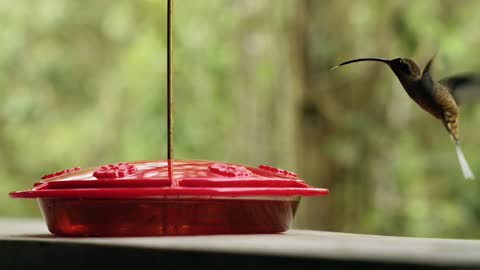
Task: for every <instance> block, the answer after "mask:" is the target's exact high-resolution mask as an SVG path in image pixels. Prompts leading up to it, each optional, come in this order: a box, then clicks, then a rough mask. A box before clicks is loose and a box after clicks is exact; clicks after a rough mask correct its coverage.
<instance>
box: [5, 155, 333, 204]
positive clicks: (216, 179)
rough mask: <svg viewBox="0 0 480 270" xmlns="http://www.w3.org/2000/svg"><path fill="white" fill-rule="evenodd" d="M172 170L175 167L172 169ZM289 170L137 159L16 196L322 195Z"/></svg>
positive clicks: (47, 180) (51, 177)
mask: <svg viewBox="0 0 480 270" xmlns="http://www.w3.org/2000/svg"><path fill="white" fill-rule="evenodd" d="M169 168H170V169H169ZM327 194H328V190H327V189H320V188H313V187H310V186H308V185H306V184H305V183H304V181H303V180H301V179H298V177H297V175H296V174H295V173H292V172H288V171H286V170H282V169H277V168H273V167H270V166H265V165H260V166H258V167H257V168H254V167H246V166H242V165H235V164H230V163H219V162H213V161H200V160H175V161H172V162H168V161H166V160H160V161H138V162H132V163H118V164H110V165H105V166H100V167H95V168H89V169H84V170H82V169H80V168H79V167H75V168H72V169H68V170H64V171H59V172H56V173H52V174H48V175H45V176H43V177H42V180H41V181H39V182H36V183H35V184H34V187H33V189H31V190H27V191H18V192H12V193H10V196H11V197H12V198H112V199H113V198H136V197H142V198H145V197H152V198H158V197H162V196H180V197H182V196H206V197H240V196H242V197H244V196H248V197H250V196H319V195H327Z"/></svg>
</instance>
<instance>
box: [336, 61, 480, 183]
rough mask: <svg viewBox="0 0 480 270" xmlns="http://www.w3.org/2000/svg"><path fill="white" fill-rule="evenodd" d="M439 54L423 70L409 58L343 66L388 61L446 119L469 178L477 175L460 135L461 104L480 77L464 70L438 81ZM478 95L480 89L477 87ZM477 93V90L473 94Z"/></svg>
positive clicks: (423, 103) (411, 91)
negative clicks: (434, 65) (435, 77)
mask: <svg viewBox="0 0 480 270" xmlns="http://www.w3.org/2000/svg"><path fill="white" fill-rule="evenodd" d="M434 58H435V55H434V56H433V57H432V58H431V59H430V60H429V61H428V63H427V64H426V65H425V67H424V69H423V71H422V70H421V69H420V67H419V66H418V65H417V63H415V62H414V61H413V60H412V59H409V58H395V59H391V60H390V59H385V58H358V59H354V60H350V61H346V62H343V63H341V64H339V65H337V66H335V67H333V68H332V69H331V70H334V69H336V68H338V67H340V66H343V65H348V64H352V63H356V62H362V61H375V62H381V63H384V64H387V65H388V66H389V67H390V69H391V70H392V71H393V73H394V74H395V75H396V76H397V78H398V80H399V81H400V83H401V85H402V86H403V88H404V89H405V91H406V92H407V94H408V96H409V97H410V98H411V99H413V101H415V103H417V104H418V105H419V106H420V107H421V108H422V109H423V110H425V111H426V112H428V113H430V114H431V115H432V116H433V117H435V118H437V119H439V120H440V121H442V123H443V126H444V127H445V128H446V130H447V132H448V133H449V134H450V137H451V139H452V140H453V142H454V143H455V146H456V152H457V156H458V161H459V163H460V168H461V169H462V172H463V176H464V178H465V179H467V180H470V179H475V176H474V175H473V172H472V170H471V169H470V166H469V165H468V162H467V160H466V159H465V156H464V154H463V151H462V149H461V148H460V141H459V136H458V130H459V128H458V122H459V108H458V107H459V106H460V105H462V104H464V103H467V102H469V101H471V100H472V97H473V95H474V94H475V93H474V91H471V90H472V89H475V85H476V86H477V87H478V85H479V84H480V78H479V76H477V75H474V74H461V75H455V76H451V77H447V78H444V79H441V80H439V81H434V80H433V78H432V74H431V66H432V62H433V59H434ZM476 92H477V93H476V94H477V95H478V92H479V91H476ZM472 93H473V94H472Z"/></svg>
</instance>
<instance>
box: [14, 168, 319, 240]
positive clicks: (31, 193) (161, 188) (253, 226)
mask: <svg viewBox="0 0 480 270" xmlns="http://www.w3.org/2000/svg"><path fill="white" fill-rule="evenodd" d="M326 194H328V190H326V189H319V188H312V187H310V186H308V185H306V184H305V183H304V182H303V181H302V180H301V179H298V177H297V175H296V174H295V173H292V172H288V171H285V170H281V169H277V168H273V167H269V166H264V165H260V166H259V167H257V168H254V167H246V166H242V165H235V164H230V163H218V162H213V161H199V160H176V161H173V162H169V161H166V160H160V161H142V162H133V163H119V164H114V165H113V164H112V165H106V166H101V167H96V168H90V169H85V170H81V169H80V168H78V167H76V168H72V169H69V170H64V171H60V172H57V173H53V174H49V175H45V176H44V177H42V180H41V181H39V182H36V183H35V184H34V187H33V188H32V189H31V190H27V191H19V192H12V193H10V196H11V197H12V198H35V199H37V201H38V203H39V206H40V209H41V211H42V214H43V216H44V218H45V221H46V223H47V226H48V229H49V230H50V232H51V233H53V234H55V235H61V236H154V235H201V234H248V233H279V232H284V231H286V230H288V229H289V227H290V226H291V224H292V221H293V219H294V216H295V212H296V210H297V207H298V204H299V202H300V197H301V196H319V195H326Z"/></svg>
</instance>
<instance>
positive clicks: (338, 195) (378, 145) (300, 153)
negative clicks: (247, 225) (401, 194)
mask: <svg viewBox="0 0 480 270" xmlns="http://www.w3.org/2000/svg"><path fill="white" fill-rule="evenodd" d="M349 10H350V5H345V3H343V2H339V3H338V4H337V2H335V4H333V3H330V4H329V5H325V4H324V3H323V1H314V0H302V1H297V3H296V9H295V13H294V17H293V18H292V29H291V32H292V35H291V45H292V54H291V57H290V58H291V60H292V66H293V68H294V70H293V71H294V75H295V76H296V78H297V80H298V85H297V89H298V91H299V92H300V95H299V99H298V103H297V108H298V110H297V112H296V113H297V132H298V133H297V139H296V141H297V168H298V171H299V172H300V174H301V176H302V178H304V179H305V180H306V181H307V183H308V184H311V185H315V186H318V187H325V188H329V189H330V192H331V193H330V195H329V196H327V197H323V198H307V199H304V203H303V205H302V204H301V206H300V209H299V213H298V216H297V220H296V224H295V226H296V227H299V228H310V229H322V230H340V231H342V230H343V231H350V232H366V230H368V229H370V228H371V227H370V226H368V222H369V219H368V215H369V214H371V213H372V211H371V209H372V208H373V207H375V201H374V200H375V192H376V183H377V182H378V181H377V180H384V181H389V180H391V179H385V178H388V176H389V173H390V172H391V170H390V168H389V166H390V164H391V162H389V158H390V154H391V147H389V146H388V145H389V144H390V143H391V141H390V140H389V137H390V136H391V134H388V133H384V131H383V130H384V129H383V128H382V127H384V125H385V124H386V122H387V120H386V117H385V115H386V114H387V110H388V98H389V95H390V90H387V92H385V91H384V92H381V91H377V90H375V89H370V88H368V87H362V86H361V85H370V86H374V85H375V83H376V82H377V81H379V78H378V72H380V71H381V70H383V69H385V67H384V66H380V65H375V66H371V68H370V69H369V72H366V73H362V74H364V75H363V77H361V78H360V80H359V79H357V80H356V81H350V82H344V81H343V80H342V79H338V78H337V79H336V80H333V79H329V78H331V77H333V76H334V75H335V73H334V72H333V71H329V68H330V67H331V66H326V65H327V64H328V63H334V62H335V61H336V60H335V58H334V57H333V56H331V55H329V54H326V53H324V52H325V51H326V50H327V49H328V39H331V40H335V44H347V45H346V46H352V47H353V46H354V45H353V44H354V40H353V41H352V40H349V39H350V37H349V36H344V35H342V33H341V32H340V31H341V29H345V28H346V27H348V25H349V23H352V22H349V15H352V14H349ZM332 26H334V27H332ZM340 26H341V27H340ZM328 27H330V28H328ZM324 29H326V30H324ZM337 31H338V32H337ZM325 32H326V34H325ZM386 32H387V31H386ZM320 35H323V36H324V37H326V38H325V40H322V39H321V38H319V36H320ZM339 40H342V42H340V41H339ZM330 46H331V45H330ZM377 46H379V45H377ZM380 46H381V44H380ZM385 47H387V46H385ZM335 49H336V48H334V49H330V51H332V50H335ZM351 50H353V49H352V48H347V50H346V51H347V52H348V51H351ZM382 50H385V49H382V48H381V47H380V49H378V51H380V52H381V53H382ZM345 54H346V53H345ZM342 55H343V54H342ZM342 57H343V56H342ZM349 84H350V85H349ZM371 88H373V87H371ZM385 93H387V94H385Z"/></svg>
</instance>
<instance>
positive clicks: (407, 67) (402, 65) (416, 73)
mask: <svg viewBox="0 0 480 270" xmlns="http://www.w3.org/2000/svg"><path fill="white" fill-rule="evenodd" d="M362 61H375V62H382V63H385V64H387V65H388V66H389V67H390V68H391V69H392V71H393V72H394V73H395V75H397V77H398V79H400V81H415V80H419V79H420V78H421V77H422V71H421V69H420V67H419V66H418V65H417V64H416V63H415V62H414V61H413V60H411V59H408V58H395V59H392V60H389V59H384V58H359V59H354V60H350V61H346V62H343V63H341V64H340V65H338V66H335V67H333V68H332V69H336V68H337V67H339V66H343V65H348V64H351V63H356V62H362Z"/></svg>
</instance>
